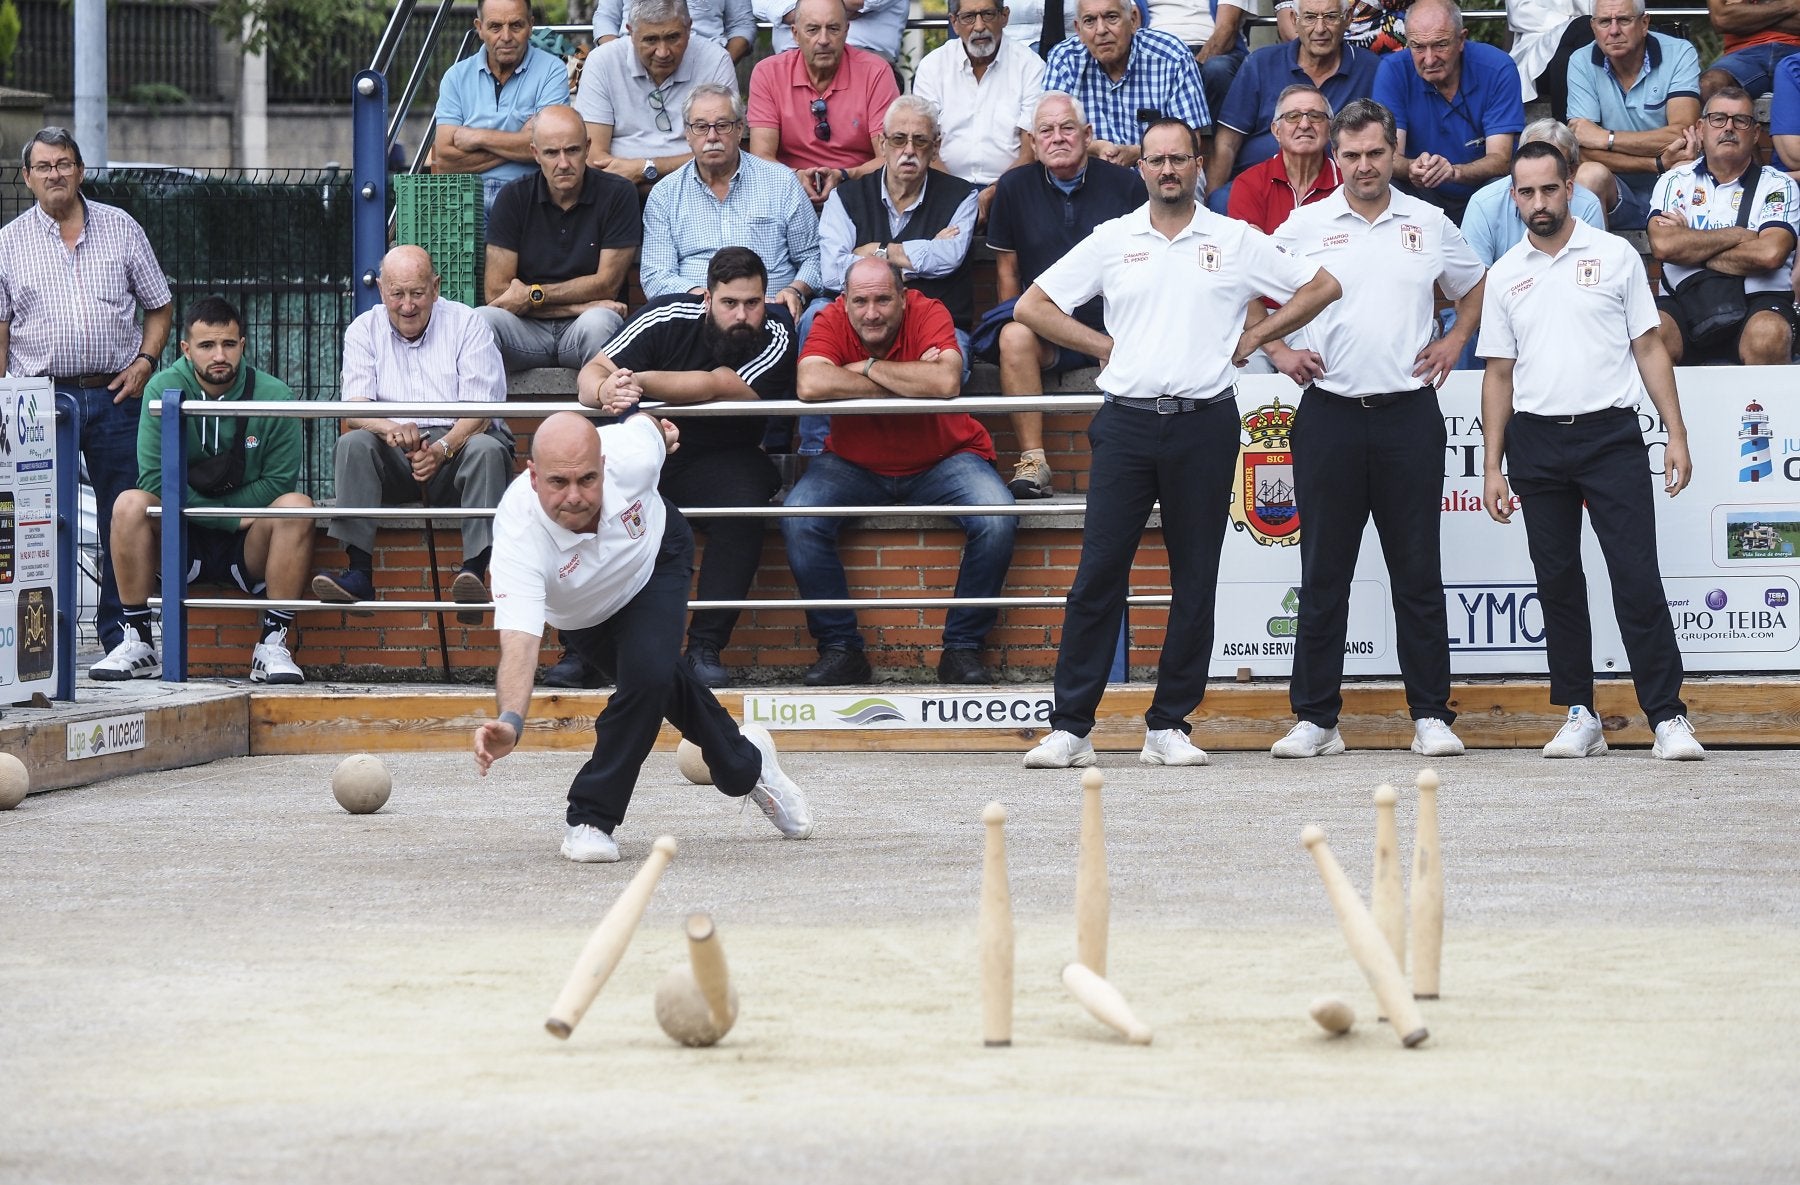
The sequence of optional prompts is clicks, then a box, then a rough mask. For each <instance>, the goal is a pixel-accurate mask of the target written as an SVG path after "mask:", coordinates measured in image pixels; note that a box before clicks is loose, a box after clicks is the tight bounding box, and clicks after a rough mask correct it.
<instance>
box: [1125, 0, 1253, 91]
mask: <svg viewBox="0 0 1800 1185" xmlns="http://www.w3.org/2000/svg"><path fill="white" fill-rule="evenodd" d="M1149 6H1150V19H1149V20H1148V21H1146V22H1145V24H1146V25H1148V26H1149V27H1150V28H1152V29H1160V30H1161V31H1162V32H1164V33H1168V34H1171V35H1173V36H1175V37H1177V38H1180V40H1181V43H1182V44H1183V45H1185V46H1187V47H1188V49H1189V50H1190V51H1192V53H1193V55H1194V64H1195V65H1197V66H1199V67H1200V84H1201V86H1202V87H1203V88H1204V89H1205V91H1206V108H1207V110H1208V111H1212V112H1217V111H1218V110H1219V108H1221V107H1223V106H1224V105H1225V93H1226V92H1227V91H1229V90H1230V89H1231V80H1232V79H1234V78H1236V77H1237V73H1238V70H1239V69H1241V68H1242V67H1243V65H1244V59H1245V58H1247V57H1249V56H1250V41H1249V39H1248V38H1247V37H1245V36H1244V34H1245V32H1246V26H1245V24H1244V14H1245V13H1247V12H1248V13H1254V12H1255V11H1256V0H1149Z"/></svg>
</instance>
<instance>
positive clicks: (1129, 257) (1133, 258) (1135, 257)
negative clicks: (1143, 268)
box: [1125, 251, 1150, 263]
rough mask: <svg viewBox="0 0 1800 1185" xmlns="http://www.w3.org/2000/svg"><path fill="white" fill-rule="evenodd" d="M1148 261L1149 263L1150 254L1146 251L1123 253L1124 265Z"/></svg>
mask: <svg viewBox="0 0 1800 1185" xmlns="http://www.w3.org/2000/svg"><path fill="white" fill-rule="evenodd" d="M1149 261H1150V252H1148V251H1127V252H1125V262H1126V263H1148V262H1149Z"/></svg>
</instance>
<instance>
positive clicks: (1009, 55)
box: [912, 37, 1044, 186]
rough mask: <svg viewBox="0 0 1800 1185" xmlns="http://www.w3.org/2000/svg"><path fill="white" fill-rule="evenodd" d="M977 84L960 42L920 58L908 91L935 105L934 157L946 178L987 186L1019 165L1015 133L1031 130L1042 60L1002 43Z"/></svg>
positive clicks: (1041, 87) (1040, 90)
mask: <svg viewBox="0 0 1800 1185" xmlns="http://www.w3.org/2000/svg"><path fill="white" fill-rule="evenodd" d="M998 42H999V46H1000V48H999V49H998V50H996V51H995V53H994V56H993V58H992V59H991V60H990V61H989V63H988V68H987V71H986V72H985V73H984V74H983V75H982V76H981V78H980V79H979V80H977V79H976V77H975V67H974V66H973V65H972V64H970V62H969V51H968V50H967V49H964V48H963V43H962V39H961V38H960V37H952V38H951V39H950V40H949V41H946V42H945V43H944V44H942V45H940V46H938V47H937V48H936V49H934V50H932V51H931V52H930V53H928V54H926V55H925V58H924V60H923V61H921V62H920V63H919V69H918V71H917V72H916V73H915V74H914V75H913V84H912V91H913V94H915V95H918V96H919V97H920V98H922V99H930V100H931V101H932V102H933V103H936V104H937V105H938V132H939V134H940V135H941V136H942V137H943V140H942V142H941V143H940V144H939V146H938V156H940V157H941V158H942V159H943V162H944V169H945V170H946V171H947V172H948V173H949V174H950V175H951V176H952V177H961V178H963V179H964V180H965V181H973V182H975V184H977V185H984V186H985V185H992V184H993V183H994V182H995V181H997V180H999V178H1000V174H1002V173H1004V172H1005V171H1006V170H1008V169H1010V168H1012V165H1013V162H1014V161H1015V160H1017V159H1019V133H1020V132H1021V131H1026V132H1029V131H1031V128H1032V118H1031V117H1032V114H1033V109H1034V108H1036V106H1037V101H1038V96H1039V95H1041V94H1043V93H1044V60H1043V59H1042V58H1040V57H1038V56H1037V54H1036V53H1033V52H1032V51H1031V50H1029V49H1027V48H1025V47H1024V46H1022V45H1019V44H1017V43H1015V42H1012V41H1008V40H1007V39H1006V38H1004V37H1001V38H998Z"/></svg>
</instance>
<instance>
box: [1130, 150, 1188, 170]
mask: <svg viewBox="0 0 1800 1185" xmlns="http://www.w3.org/2000/svg"><path fill="white" fill-rule="evenodd" d="M1138 163H1139V164H1143V165H1149V166H1150V167H1151V168H1153V169H1160V168H1162V167H1164V166H1165V165H1166V166H1168V167H1169V168H1171V169H1185V168H1187V167H1188V166H1189V165H1191V164H1193V163H1194V154H1193V153H1191V152H1168V153H1164V154H1163V155H1161V156H1146V157H1144V158H1143V159H1142V160H1140V161H1139V162H1138Z"/></svg>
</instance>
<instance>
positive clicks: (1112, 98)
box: [1044, 29, 1212, 144]
mask: <svg viewBox="0 0 1800 1185" xmlns="http://www.w3.org/2000/svg"><path fill="white" fill-rule="evenodd" d="M1044 89H1045V90H1047V91H1063V92H1065V93H1067V94H1071V95H1074V96H1075V98H1076V99H1078V100H1080V102H1081V107H1082V110H1083V111H1085V112H1086V113H1087V117H1088V120H1089V122H1091V123H1092V124H1093V125H1094V137H1095V139H1099V140H1107V141H1110V142H1111V143H1114V144H1136V143H1137V142H1138V141H1139V140H1140V139H1142V138H1143V135H1144V129H1145V128H1146V127H1149V126H1150V120H1148V119H1139V118H1138V113H1139V112H1140V111H1151V110H1154V111H1156V112H1157V113H1158V114H1159V115H1162V116H1169V117H1171V118H1174V119H1179V120H1181V121H1182V122H1183V123H1185V124H1187V125H1188V126H1189V127H1192V128H1196V129H1198V130H1199V131H1202V132H1204V131H1205V130H1206V129H1207V128H1209V127H1211V126H1212V112H1211V111H1208V110H1207V107H1206V93H1205V91H1204V90H1202V89H1201V86H1200V67H1198V66H1196V65H1195V64H1194V51H1193V50H1191V49H1189V48H1188V47H1187V46H1186V45H1184V44H1183V43H1182V42H1181V40H1180V39H1179V38H1177V37H1175V36H1174V35H1172V34H1169V33H1160V32H1158V31H1157V30H1155V29H1139V30H1138V31H1137V35H1136V36H1134V37H1133V38H1132V39H1131V60H1130V61H1129V62H1127V63H1126V65H1125V76H1124V77H1123V78H1121V79H1120V80H1119V81H1117V82H1114V81H1113V80H1112V79H1111V78H1108V77H1107V75H1106V71H1105V70H1104V69H1102V68H1101V66H1100V63H1099V62H1098V61H1096V60H1095V59H1094V55H1093V54H1091V53H1089V52H1088V48H1087V46H1085V45H1083V44H1082V43H1081V39H1080V38H1079V37H1071V38H1069V39H1068V40H1067V41H1064V42H1063V43H1062V44H1060V45H1058V46H1057V47H1056V48H1055V49H1053V50H1051V51H1050V59H1049V61H1048V62H1046V63H1045V65H1044Z"/></svg>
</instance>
